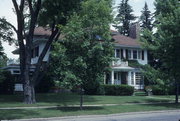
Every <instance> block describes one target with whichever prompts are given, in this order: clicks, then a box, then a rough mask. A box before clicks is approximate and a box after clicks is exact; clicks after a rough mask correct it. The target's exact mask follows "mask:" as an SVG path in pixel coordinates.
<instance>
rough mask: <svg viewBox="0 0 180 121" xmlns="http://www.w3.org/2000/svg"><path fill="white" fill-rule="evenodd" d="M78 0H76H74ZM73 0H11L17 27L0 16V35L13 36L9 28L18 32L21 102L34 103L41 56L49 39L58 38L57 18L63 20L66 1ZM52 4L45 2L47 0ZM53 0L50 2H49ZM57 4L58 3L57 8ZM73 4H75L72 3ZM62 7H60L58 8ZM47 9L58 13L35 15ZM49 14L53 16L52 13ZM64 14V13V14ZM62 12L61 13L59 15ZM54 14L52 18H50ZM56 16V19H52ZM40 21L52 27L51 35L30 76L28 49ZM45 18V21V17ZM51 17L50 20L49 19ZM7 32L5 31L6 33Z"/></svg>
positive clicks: (41, 66) (50, 41)
mask: <svg viewBox="0 0 180 121" xmlns="http://www.w3.org/2000/svg"><path fill="white" fill-rule="evenodd" d="M75 1H77V0H75ZM72 2H74V0H71V1H65V0H62V1H57V0H56V1H53V2H52V1H50V0H43V1H42V0H20V1H19V2H17V1H16V0H12V3H13V5H14V10H15V13H16V16H17V27H14V26H13V25H12V24H11V23H9V22H7V21H6V20H5V19H4V18H1V19H0V23H1V24H0V25H4V26H3V27H1V28H2V29H1V30H3V34H1V37H2V38H3V39H4V40H6V39H7V40H11V41H12V40H14V39H13V38H12V37H11V34H12V31H13V30H14V32H15V33H16V35H17V45H18V46H19V54H20V71H21V81H22V82H23V84H24V102H25V103H27V104H32V103H35V102H36V100H35V91H34V86H35V82H36V81H37V78H38V76H39V72H40V69H41V68H43V58H44V56H45V55H46V52H47V51H48V49H49V48H50V46H51V44H52V42H53V41H54V40H57V38H58V37H59V35H60V30H59V28H58V27H57V25H58V24H61V23H62V22H61V21H58V20H59V19H58V17H59V18H63V19H64V21H63V24H65V22H66V21H65V20H66V17H65V15H67V14H64V12H65V13H67V12H68V13H69V10H71V7H72V8H73V7H74V6H71V7H70V6H68V7H70V8H66V6H65V5H66V4H67V3H72ZM48 3H49V5H51V6H46V4H48ZM51 3H52V4H51ZM56 5H59V8H58V9H56V8H57V6H56ZM73 5H74V4H73ZM61 10H63V11H61ZM49 11H51V12H52V11H54V12H55V11H56V12H57V13H62V14H58V15H56V16H55V14H48V18H50V19H43V20H42V19H38V16H39V15H43V14H45V13H48V12H49ZM51 15H52V16H51ZM63 15H64V16H63ZM62 16H63V17H62ZM53 17H54V18H53ZM55 18H56V19H55ZM52 19H53V20H52ZM38 20H39V23H40V22H41V21H43V25H44V26H45V25H46V26H47V25H49V28H50V30H51V35H50V36H49V38H48V40H47V42H46V45H45V47H44V49H43V51H42V53H41V54H40V56H39V58H38V62H37V64H36V69H35V72H34V73H33V75H32V77H30V66H31V50H32V47H33V36H34V29H35V27H36V26H37V24H38ZM46 20H47V21H46ZM50 20H52V21H51V22H52V23H50ZM6 32H7V33H6Z"/></svg>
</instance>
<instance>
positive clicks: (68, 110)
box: [0, 93, 180, 120]
mask: <svg viewBox="0 0 180 121" xmlns="http://www.w3.org/2000/svg"><path fill="white" fill-rule="evenodd" d="M140 95H142V94H140ZM22 99H23V97H22V95H0V108H2V107H23V106H68V105H79V101H80V97H79V95H77V94H72V93H64V94H63V93H61V94H55V93H48V94H37V95H36V99H37V103H36V104H33V105H27V104H23V103H22ZM173 100H174V96H151V97H148V96H90V95H84V105H93V104H94V105H96V104H117V105H116V106H96V107H84V108H83V110H82V111H81V110H79V107H59V108H50V109H17V110H13V109H12V110H2V109H1V110H0V120H3V119H6V120H7V119H21V118H39V117H41V118H42V117H57V116H76V115H93V114H96V115H97V114H113V113H122V112H137V111H152V110H169V109H180V105H175V104H167V103H166V102H169V101H173ZM156 102H163V103H162V104H146V105H145V104H144V105H142V104H138V103H156ZM136 103H137V104H136ZM165 103H166V104H165ZM127 104H132V105H127Z"/></svg>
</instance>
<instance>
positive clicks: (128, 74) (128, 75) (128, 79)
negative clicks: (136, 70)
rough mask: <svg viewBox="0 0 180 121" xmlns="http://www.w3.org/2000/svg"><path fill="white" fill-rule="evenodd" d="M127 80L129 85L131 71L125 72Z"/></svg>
mask: <svg viewBox="0 0 180 121" xmlns="http://www.w3.org/2000/svg"><path fill="white" fill-rule="evenodd" d="M127 77H128V78H127V82H128V85H131V72H130V71H129V72H128V73H127Z"/></svg>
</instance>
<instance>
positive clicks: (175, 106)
mask: <svg viewBox="0 0 180 121" xmlns="http://www.w3.org/2000/svg"><path fill="white" fill-rule="evenodd" d="M144 105H145V106H146V107H161V108H163V107H164V108H165V109H169V110H171V109H180V104H175V103H159V104H144Z"/></svg>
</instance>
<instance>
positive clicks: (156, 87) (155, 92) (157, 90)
mask: <svg viewBox="0 0 180 121" xmlns="http://www.w3.org/2000/svg"><path fill="white" fill-rule="evenodd" d="M152 93H153V95H166V91H165V89H163V88H162V87H160V86H159V85H153V86H152Z"/></svg>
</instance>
